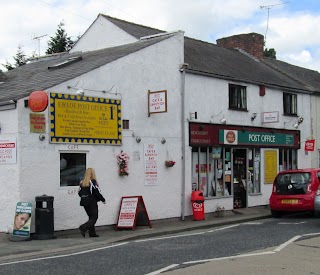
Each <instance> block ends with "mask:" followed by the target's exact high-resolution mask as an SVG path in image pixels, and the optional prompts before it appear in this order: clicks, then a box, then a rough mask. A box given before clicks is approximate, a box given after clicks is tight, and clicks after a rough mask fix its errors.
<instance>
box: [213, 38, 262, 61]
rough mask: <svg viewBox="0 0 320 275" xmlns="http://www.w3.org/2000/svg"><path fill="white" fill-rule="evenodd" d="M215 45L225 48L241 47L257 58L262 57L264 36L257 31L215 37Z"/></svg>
mask: <svg viewBox="0 0 320 275" xmlns="http://www.w3.org/2000/svg"><path fill="white" fill-rule="evenodd" d="M217 45H218V46H220V47H223V48H227V49H241V50H242V51H245V52H246V53H248V54H250V55H251V56H253V57H254V58H256V59H258V60H262V59H263V47H264V37H263V35H261V34H259V33H247V34H238V35H233V36H229V37H224V38H220V39H217Z"/></svg>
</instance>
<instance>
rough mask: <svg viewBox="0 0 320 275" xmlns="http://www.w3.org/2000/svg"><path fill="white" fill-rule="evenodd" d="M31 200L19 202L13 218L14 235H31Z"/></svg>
mask: <svg viewBox="0 0 320 275" xmlns="http://www.w3.org/2000/svg"><path fill="white" fill-rule="evenodd" d="M31 213H32V203H31V202H18V203H17V206H16V213H15V215H14V220H13V231H12V235H13V236H18V237H30V225H31Z"/></svg>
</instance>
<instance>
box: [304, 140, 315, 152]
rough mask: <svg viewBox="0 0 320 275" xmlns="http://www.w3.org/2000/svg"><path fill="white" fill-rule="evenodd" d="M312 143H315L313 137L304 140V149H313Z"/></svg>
mask: <svg viewBox="0 0 320 275" xmlns="http://www.w3.org/2000/svg"><path fill="white" fill-rule="evenodd" d="M314 143H315V140H314V139H311V140H306V143H305V144H304V150H305V151H314Z"/></svg>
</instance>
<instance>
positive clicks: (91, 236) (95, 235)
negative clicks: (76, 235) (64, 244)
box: [89, 234, 99, 238]
mask: <svg viewBox="0 0 320 275" xmlns="http://www.w3.org/2000/svg"><path fill="white" fill-rule="evenodd" d="M89 237H90V238H95V237H99V235H97V234H94V235H89Z"/></svg>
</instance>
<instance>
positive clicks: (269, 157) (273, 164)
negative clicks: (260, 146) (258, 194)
mask: <svg viewBox="0 0 320 275" xmlns="http://www.w3.org/2000/svg"><path fill="white" fill-rule="evenodd" d="M277 163H278V162H277V150H265V151H264V183H265V184H273V181H274V179H275V177H276V176H277V173H278V169H277Z"/></svg>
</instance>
